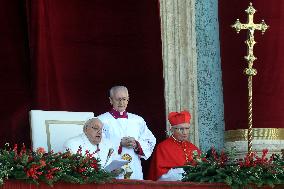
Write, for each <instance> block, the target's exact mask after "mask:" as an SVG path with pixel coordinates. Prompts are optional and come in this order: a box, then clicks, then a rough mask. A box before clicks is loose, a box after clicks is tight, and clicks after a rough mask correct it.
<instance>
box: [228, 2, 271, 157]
mask: <svg viewBox="0 0 284 189" xmlns="http://www.w3.org/2000/svg"><path fill="white" fill-rule="evenodd" d="M255 12H256V10H255V9H254V8H253V6H252V3H250V5H249V7H248V8H247V9H246V13H247V14H248V21H247V23H246V24H242V23H241V22H240V20H239V19H237V21H236V22H235V24H234V25H232V27H233V28H235V30H236V31H237V33H239V32H240V31H241V30H243V29H244V30H248V39H247V40H246V41H245V43H246V44H247V46H248V48H247V56H245V57H244V58H245V59H246V61H247V62H248V68H245V70H244V74H246V75H247V76H248V153H251V151H252V137H253V135H252V76H255V75H256V74H257V71H256V69H254V68H253V62H254V61H255V60H256V59H257V58H256V57H255V56H254V55H253V47H254V45H255V43H256V42H255V41H254V30H261V31H262V34H264V32H265V31H266V29H267V28H268V27H269V26H268V25H266V24H265V22H264V20H262V22H261V23H260V24H255V23H254V22H253V16H254V13H255Z"/></svg>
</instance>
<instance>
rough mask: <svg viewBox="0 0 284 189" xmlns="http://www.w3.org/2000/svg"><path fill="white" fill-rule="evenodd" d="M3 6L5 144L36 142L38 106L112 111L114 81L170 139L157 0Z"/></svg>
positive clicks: (1, 121)
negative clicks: (32, 116)
mask: <svg viewBox="0 0 284 189" xmlns="http://www.w3.org/2000/svg"><path fill="white" fill-rule="evenodd" d="M0 14H1V16H0V25H1V29H0V31H1V35H0V49H1V54H0V61H1V64H0V66H1V69H0V72H1V74H0V77H1V80H0V82H1V86H2V87H1V90H0V96H1V106H0V125H1V129H0V139H1V145H3V144H4V143H6V142H10V143H22V142H24V143H26V144H27V145H29V144H30V129H29V122H28V111H29V110H31V109H42V110H67V111H92V112H94V113H95V115H98V114H100V113H103V112H105V111H108V110H109V109H110V105H109V100H108V90H109V88H110V87H112V86H113V85H125V86H127V87H128V89H129V92H130V102H129V108H128V110H129V112H133V113H137V114H139V115H141V116H142V117H143V118H144V119H145V120H146V122H147V123H148V126H149V128H150V129H151V130H152V131H153V133H154V135H155V136H157V138H158V141H160V140H162V139H164V137H165V136H164V130H165V115H164V112H165V107H164V94H163V90H164V83H163V71H162V55H161V32H160V18H159V8H158V0H154V1H153V0H143V1H133V0H124V1H115V0H114V1H105V0H84V1H81V0H60V1H56V0H44V1H38V0H26V1H20V0H18V1H10V0H5V1H1V2H0ZM161 133H163V134H162V135H161Z"/></svg>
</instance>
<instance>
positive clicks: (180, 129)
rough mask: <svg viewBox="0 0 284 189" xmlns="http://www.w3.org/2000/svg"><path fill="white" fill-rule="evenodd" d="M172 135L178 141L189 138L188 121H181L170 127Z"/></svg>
mask: <svg viewBox="0 0 284 189" xmlns="http://www.w3.org/2000/svg"><path fill="white" fill-rule="evenodd" d="M171 130H172V133H173V136H174V137H175V139H177V140H179V141H186V140H189V123H182V124H179V125H177V126H174V127H172V128H171Z"/></svg>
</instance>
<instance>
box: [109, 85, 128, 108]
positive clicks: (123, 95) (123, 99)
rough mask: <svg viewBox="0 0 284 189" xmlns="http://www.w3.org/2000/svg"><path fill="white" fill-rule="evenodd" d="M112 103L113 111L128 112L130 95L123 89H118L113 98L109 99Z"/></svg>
mask: <svg viewBox="0 0 284 189" xmlns="http://www.w3.org/2000/svg"><path fill="white" fill-rule="evenodd" d="M109 100H110V103H111V104H112V107H113V109H115V110H117V111H119V112H123V111H125V110H126V108H127V105H128V100H129V97H128V93H127V91H125V90H123V89H118V90H116V91H114V94H113V96H112V97H109Z"/></svg>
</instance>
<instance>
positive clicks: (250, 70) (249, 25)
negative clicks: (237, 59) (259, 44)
mask: <svg viewBox="0 0 284 189" xmlns="http://www.w3.org/2000/svg"><path fill="white" fill-rule="evenodd" d="M255 12H256V10H255V9H254V8H253V6H252V3H250V5H249V7H248V8H247V9H246V13H247V14H248V21H247V23H246V24H242V23H241V22H240V20H239V19H237V21H236V22H235V24H234V25H232V27H233V28H235V30H236V31H237V33H239V32H240V31H241V30H242V29H247V30H248V36H249V37H248V39H247V40H246V41H245V43H246V44H247V46H248V55H247V56H245V59H246V60H247V61H248V68H247V69H246V70H245V71H244V72H245V74H246V75H252V76H254V75H256V70H255V69H253V68H252V66H253V61H255V60H256V59H257V58H256V57H255V56H254V55H253V46H254V45H255V43H256V42H255V41H254V30H261V31H262V34H264V32H265V30H266V29H267V28H268V27H269V26H268V25H266V24H265V22H264V20H262V22H261V23H260V24H255V23H254V22H253V16H254V13H255Z"/></svg>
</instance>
